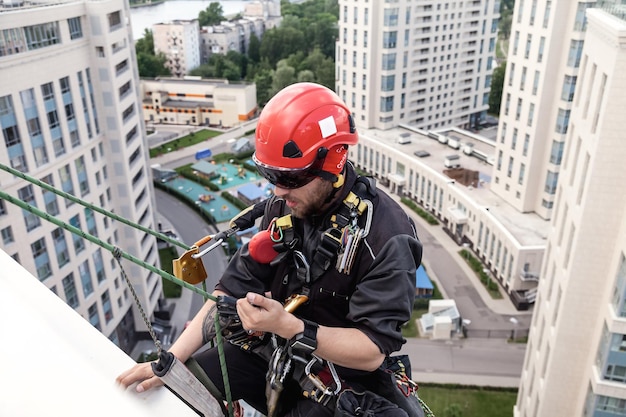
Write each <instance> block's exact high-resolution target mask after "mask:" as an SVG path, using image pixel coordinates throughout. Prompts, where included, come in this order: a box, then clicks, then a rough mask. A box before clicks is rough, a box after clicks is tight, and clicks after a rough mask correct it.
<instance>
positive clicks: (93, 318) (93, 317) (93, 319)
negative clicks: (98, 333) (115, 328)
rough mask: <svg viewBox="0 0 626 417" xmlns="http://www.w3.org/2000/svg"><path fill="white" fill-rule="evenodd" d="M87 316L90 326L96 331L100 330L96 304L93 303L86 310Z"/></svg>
mask: <svg viewBox="0 0 626 417" xmlns="http://www.w3.org/2000/svg"><path fill="white" fill-rule="evenodd" d="M87 314H88V315H89V323H91V325H92V326H93V327H95V328H96V329H98V330H101V328H100V316H99V314H98V303H93V304H92V305H91V306H90V307H89V309H88V310H87Z"/></svg>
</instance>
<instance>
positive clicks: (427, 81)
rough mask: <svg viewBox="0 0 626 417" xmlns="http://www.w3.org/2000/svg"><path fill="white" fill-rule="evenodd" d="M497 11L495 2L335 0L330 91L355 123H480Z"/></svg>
mask: <svg viewBox="0 0 626 417" xmlns="http://www.w3.org/2000/svg"><path fill="white" fill-rule="evenodd" d="M499 10H500V1H499V0H482V1H481V0H470V1H467V0H465V1H461V0H458V1H457V0H449V1H435V0H426V1H420V2H411V1H409V0H400V1H394V2H388V1H382V0H372V1H369V2H362V1H358V0H340V1H339V38H338V40H337V48H336V70H337V73H336V80H337V81H336V91H337V93H338V94H339V95H340V97H341V98H342V99H343V100H344V101H345V103H346V104H347V105H348V106H349V107H350V108H351V110H352V111H353V113H354V116H355V121H356V123H357V125H358V126H361V127H365V128H376V129H381V130H385V129H389V128H392V127H394V126H398V125H399V124H407V125H410V126H413V127H417V128H421V129H425V130H435V129H437V128H442V127H450V126H457V127H465V128H471V127H474V126H476V125H478V124H479V123H480V121H481V119H483V118H484V117H485V115H486V111H487V109H488V97H489V91H490V87H491V74H492V72H493V68H494V66H495V65H494V59H495V46H496V36H497V27H498V20H499V16H500V15H499Z"/></svg>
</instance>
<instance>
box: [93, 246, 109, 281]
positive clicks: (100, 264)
mask: <svg viewBox="0 0 626 417" xmlns="http://www.w3.org/2000/svg"><path fill="white" fill-rule="evenodd" d="M92 258H93V264H94V267H95V269H96V279H97V280H98V283H101V282H102V281H104V280H105V278H106V276H105V273H104V261H103V260H102V249H98V250H96V251H95V252H94V253H93V255H92Z"/></svg>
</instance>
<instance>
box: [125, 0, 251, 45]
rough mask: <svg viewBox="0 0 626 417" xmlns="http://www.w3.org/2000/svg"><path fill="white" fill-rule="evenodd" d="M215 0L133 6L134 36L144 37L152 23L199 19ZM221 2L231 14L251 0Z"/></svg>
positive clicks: (135, 38)
mask: <svg viewBox="0 0 626 417" xmlns="http://www.w3.org/2000/svg"><path fill="white" fill-rule="evenodd" d="M213 2H215V0H168V1H165V2H163V3H159V4H157V5H154V6H141V7H133V8H131V9H130V23H131V26H132V28H133V38H134V40H135V41H137V40H138V39H140V38H143V33H144V31H145V29H150V30H152V25H153V24H155V23H163V22H167V21H171V20H176V19H181V20H188V19H197V18H198V13H200V11H202V10H204V9H206V8H207V7H209V4H211V3H213ZM219 3H220V4H221V5H222V9H223V10H224V16H229V15H234V14H237V13H241V12H243V11H244V9H245V7H246V4H247V3H250V0H247V1H239V0H224V1H220V2H219Z"/></svg>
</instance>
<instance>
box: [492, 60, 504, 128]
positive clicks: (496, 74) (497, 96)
mask: <svg viewBox="0 0 626 417" xmlns="http://www.w3.org/2000/svg"><path fill="white" fill-rule="evenodd" d="M505 73H506V61H504V62H502V64H501V65H499V66H498V67H497V68H496V69H494V70H493V76H492V77H491V91H490V92H489V113H490V114H494V115H496V116H498V115H500V105H501V103H502V86H503V85H504V74H505Z"/></svg>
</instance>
